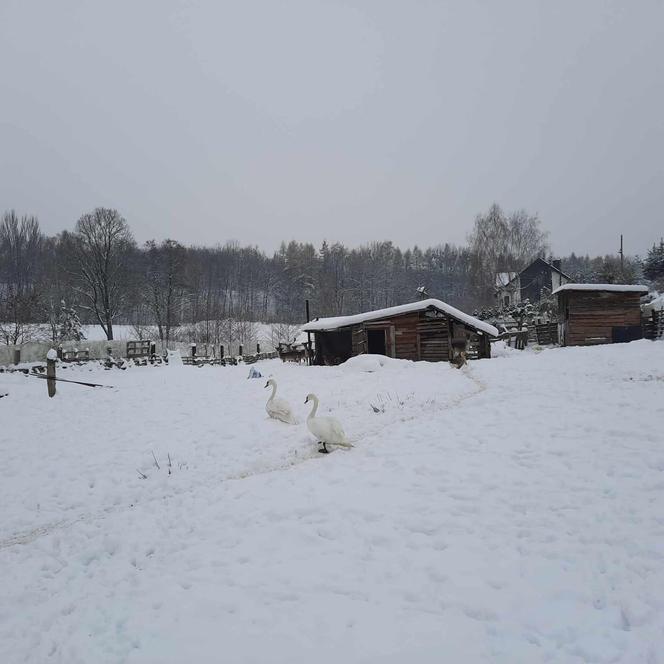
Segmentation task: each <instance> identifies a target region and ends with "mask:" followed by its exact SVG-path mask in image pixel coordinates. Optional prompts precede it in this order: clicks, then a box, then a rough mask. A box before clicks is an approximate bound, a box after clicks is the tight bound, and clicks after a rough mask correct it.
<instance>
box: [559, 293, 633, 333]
mask: <svg viewBox="0 0 664 664" xmlns="http://www.w3.org/2000/svg"><path fill="white" fill-rule="evenodd" d="M559 317H560V321H561V322H562V324H563V330H564V336H565V339H564V344H565V345H566V346H587V345H593V344H598V343H612V340H613V332H614V328H628V327H630V328H634V327H638V326H640V325H641V308H640V295H639V293H611V292H609V293H602V292H593V291H567V292H564V293H561V298H560V301H559Z"/></svg>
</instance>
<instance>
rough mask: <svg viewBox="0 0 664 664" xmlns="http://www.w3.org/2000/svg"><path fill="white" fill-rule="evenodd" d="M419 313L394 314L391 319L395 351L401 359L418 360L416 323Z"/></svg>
mask: <svg viewBox="0 0 664 664" xmlns="http://www.w3.org/2000/svg"><path fill="white" fill-rule="evenodd" d="M418 321H419V314H418V313H413V314H408V315H405V316H396V317H395V318H393V319H392V320H391V323H392V325H394V337H395V352H396V356H397V357H398V358H399V359H402V360H419V359H420V356H419V347H418V339H417V324H418Z"/></svg>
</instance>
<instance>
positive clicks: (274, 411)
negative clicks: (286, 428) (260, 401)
mask: <svg viewBox="0 0 664 664" xmlns="http://www.w3.org/2000/svg"><path fill="white" fill-rule="evenodd" d="M265 387H272V394H271V395H270V398H269V399H268V400H267V403H266V404H265V410H266V411H267V414H268V415H269V416H270V417H272V418H274V419H275V420H280V421H281V422H285V423H286V424H296V423H297V422H296V420H295V415H293V411H292V410H291V407H290V405H289V404H288V401H286V400H285V399H278V398H277V397H276V394H277V381H276V380H274V378H270V380H268V381H267V383H265Z"/></svg>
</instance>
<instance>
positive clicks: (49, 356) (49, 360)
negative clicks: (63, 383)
mask: <svg viewBox="0 0 664 664" xmlns="http://www.w3.org/2000/svg"><path fill="white" fill-rule="evenodd" d="M57 359H58V352H57V351H56V350H55V348H51V350H49V351H48V353H46V386H47V387H48V396H49V397H54V396H55V361H56V360H57Z"/></svg>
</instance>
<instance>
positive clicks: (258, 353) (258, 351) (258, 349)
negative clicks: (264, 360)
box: [256, 344, 261, 355]
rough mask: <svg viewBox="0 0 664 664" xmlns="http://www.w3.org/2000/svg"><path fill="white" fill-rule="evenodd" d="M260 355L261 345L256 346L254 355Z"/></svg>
mask: <svg viewBox="0 0 664 664" xmlns="http://www.w3.org/2000/svg"><path fill="white" fill-rule="evenodd" d="M260 354H261V345H260V344H256V355H260Z"/></svg>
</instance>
